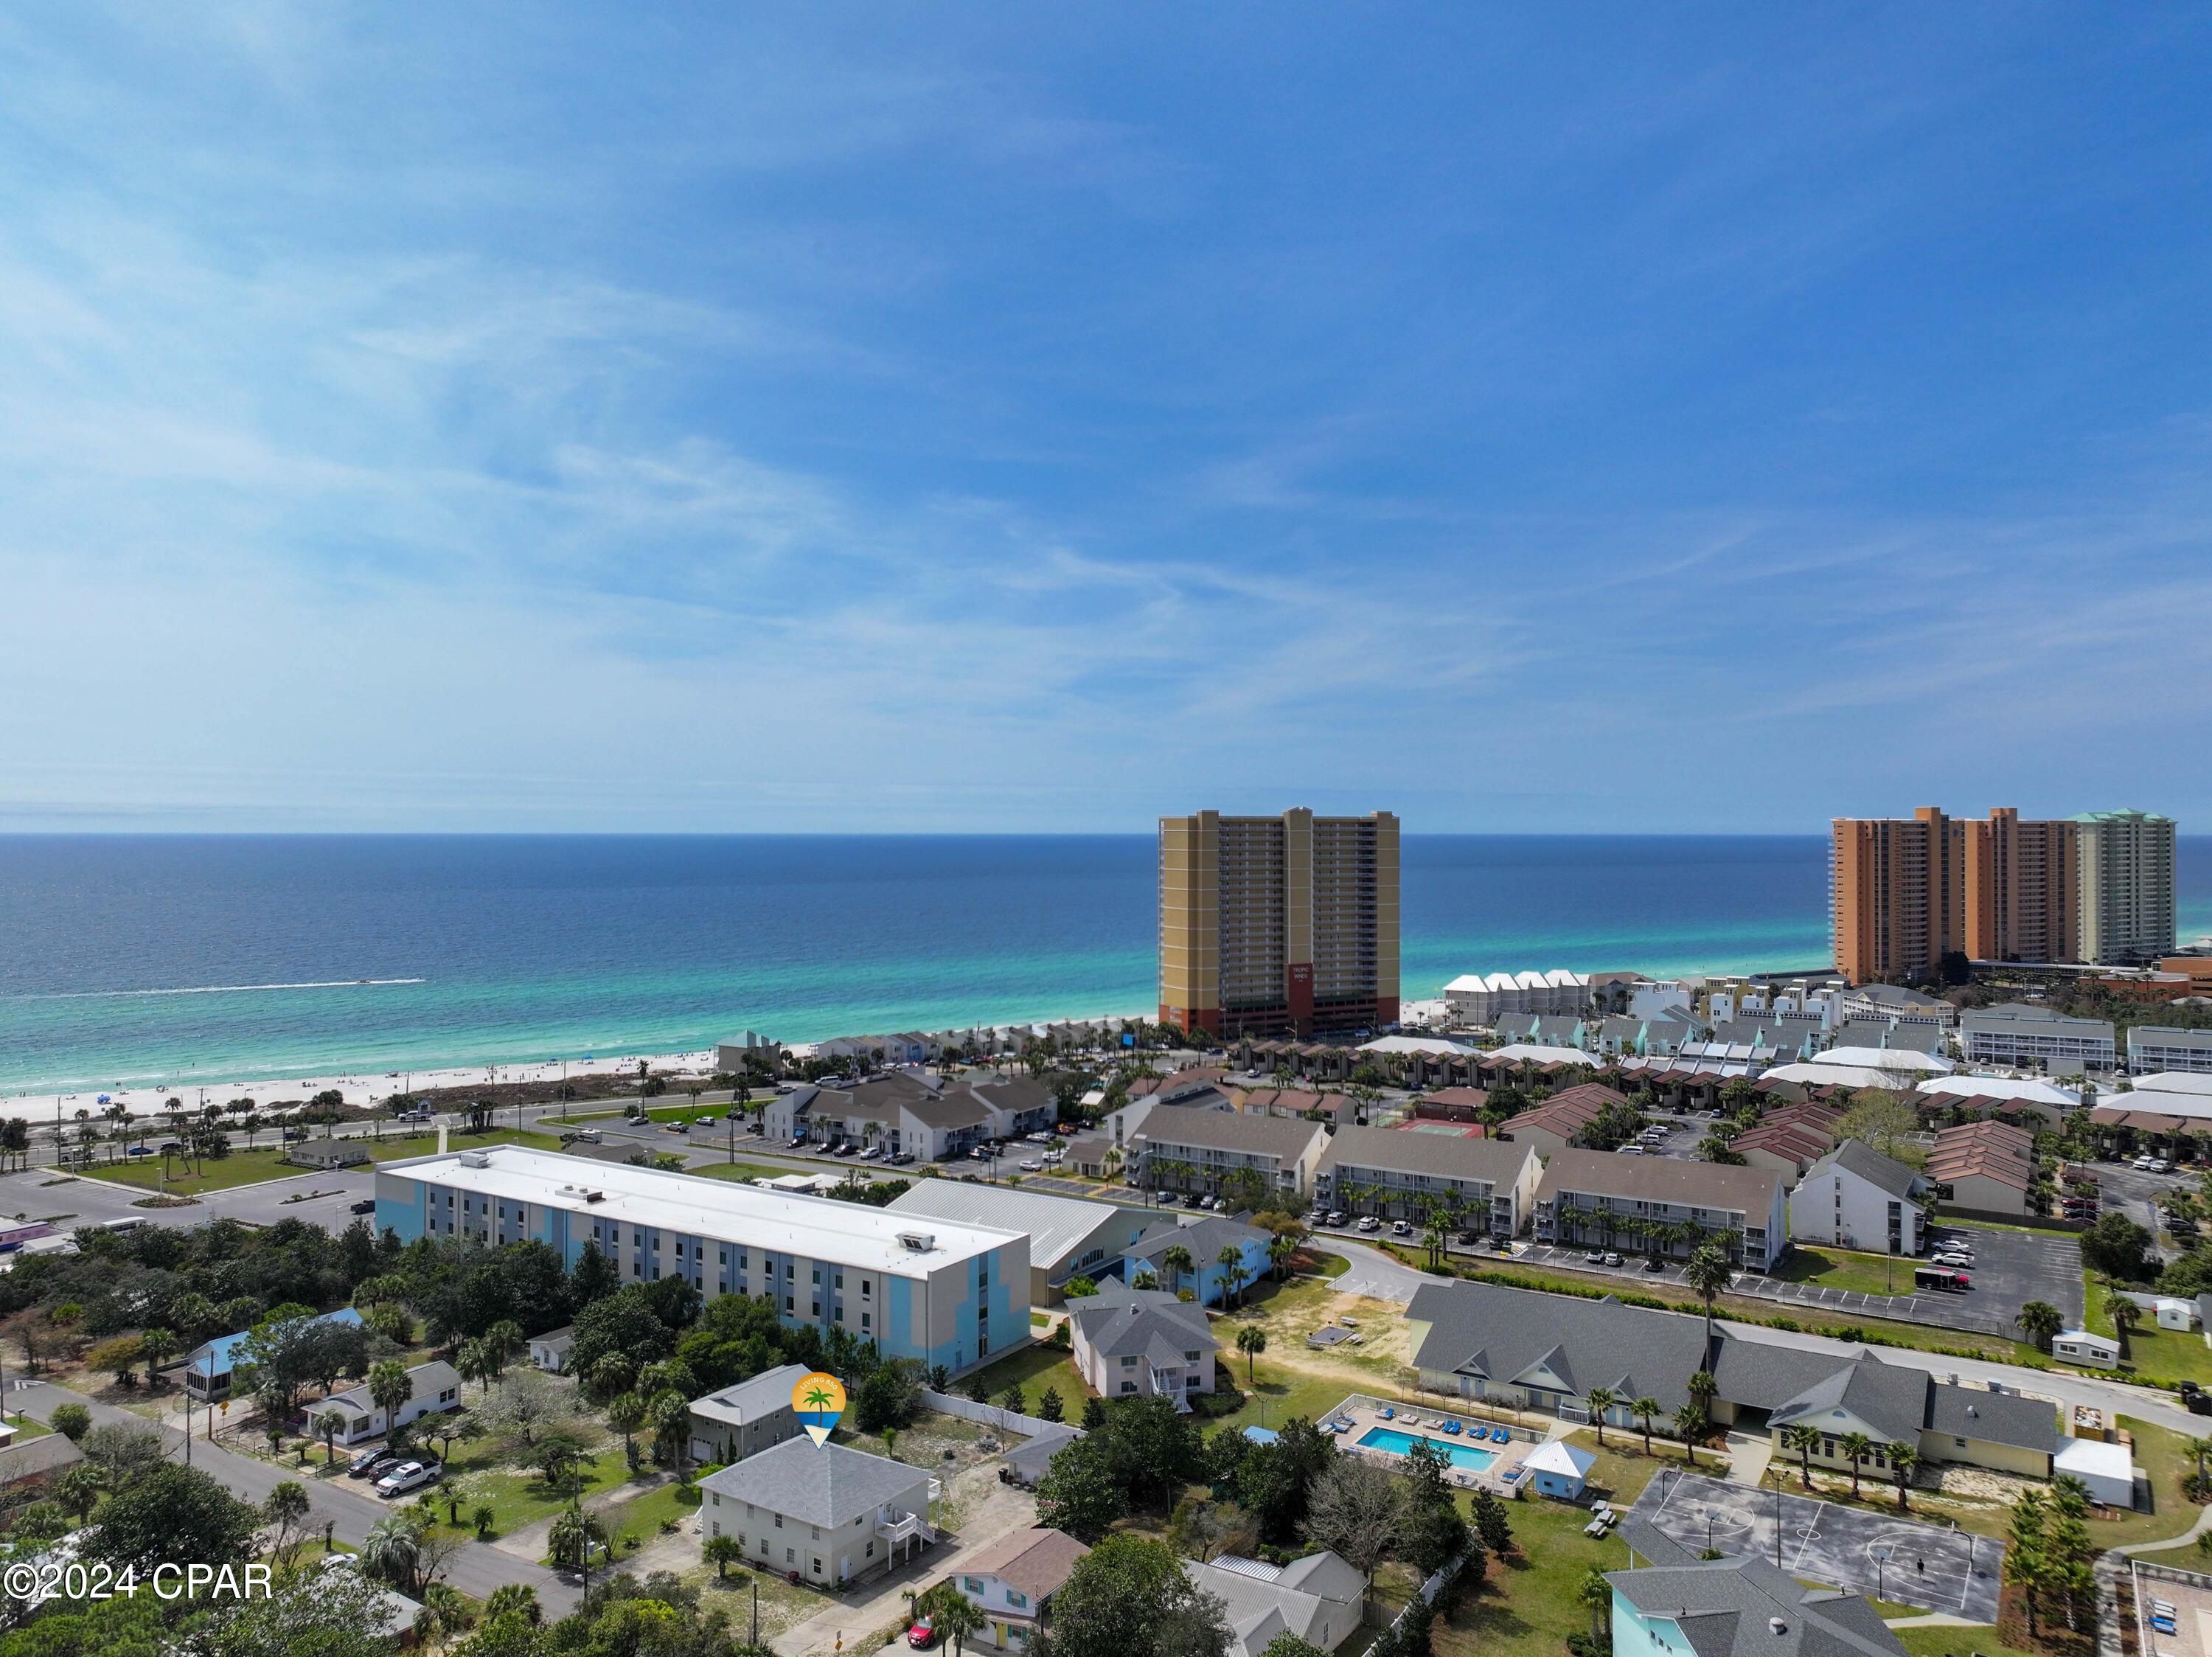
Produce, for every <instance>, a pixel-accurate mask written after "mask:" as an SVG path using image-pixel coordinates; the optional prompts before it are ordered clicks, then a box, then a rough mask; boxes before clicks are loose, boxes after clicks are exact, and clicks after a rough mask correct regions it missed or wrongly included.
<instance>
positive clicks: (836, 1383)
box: [791, 1369, 845, 1449]
mask: <svg viewBox="0 0 2212 1657" xmlns="http://www.w3.org/2000/svg"><path fill="white" fill-rule="evenodd" d="M791 1407H792V1409H793V1410H794V1411H796V1412H797V1414H798V1416H799V1425H800V1426H801V1427H804V1428H805V1429H806V1436H807V1437H809V1438H811V1439H812V1440H813V1441H814V1443H815V1447H816V1448H817V1449H818V1448H820V1447H822V1445H823V1444H824V1443H826V1442H828V1441H829V1429H831V1428H833V1427H835V1426H836V1424H837V1417H838V1416H842V1415H843V1414H844V1413H845V1383H844V1382H842V1381H841V1380H838V1379H837V1378H836V1376H835V1375H830V1374H823V1372H822V1371H821V1370H818V1369H817V1370H816V1371H814V1372H813V1374H808V1375H802V1376H800V1377H799V1384H798V1385H797V1386H793V1388H792V1389H791Z"/></svg>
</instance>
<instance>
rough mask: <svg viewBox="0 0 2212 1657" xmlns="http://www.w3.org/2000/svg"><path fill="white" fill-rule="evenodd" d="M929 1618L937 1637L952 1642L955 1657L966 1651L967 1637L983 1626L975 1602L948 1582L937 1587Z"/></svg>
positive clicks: (980, 1613)
mask: <svg viewBox="0 0 2212 1657" xmlns="http://www.w3.org/2000/svg"><path fill="white" fill-rule="evenodd" d="M925 1597H927V1596H925ZM929 1616H930V1619H931V1620H930V1626H931V1627H932V1628H933V1629H935V1630H937V1632H938V1635H939V1637H940V1638H943V1639H945V1640H949V1641H951V1642H952V1649H953V1652H954V1654H955V1657H959V1654H961V1653H963V1652H964V1651H965V1650H966V1648H967V1640H968V1636H969V1635H971V1634H974V1633H975V1631H976V1630H979V1629H981V1627H982V1626H983V1613H982V1611H981V1610H980V1609H979V1608H978V1607H977V1605H976V1604H975V1601H974V1600H972V1599H969V1597H968V1596H967V1595H966V1594H964V1593H961V1592H960V1590H959V1589H958V1588H957V1587H953V1586H952V1584H951V1583H950V1582H945V1583H942V1584H940V1585H939V1591H938V1593H937V1596H936V1598H935V1599H934V1600H933V1601H932V1603H931V1605H930V1607H929Z"/></svg>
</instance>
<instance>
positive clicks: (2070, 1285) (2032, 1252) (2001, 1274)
mask: <svg viewBox="0 0 2212 1657" xmlns="http://www.w3.org/2000/svg"><path fill="white" fill-rule="evenodd" d="M1929 1235H1930V1236H1931V1237H1932V1238H1933V1239H1934V1240H1935V1244H1936V1247H1937V1248H1939V1249H1940V1248H1941V1247H1942V1246H1943V1245H1945V1244H1947V1243H1959V1244H1963V1245H1964V1246H1966V1250H1967V1252H1970V1253H1971V1254H1972V1256H1973V1257H1974V1264H1972V1265H1971V1266H1967V1267H1962V1268H1961V1270H1964V1271H1965V1272H1966V1276H1968V1277H1969V1278H1971V1279H1972V1281H1973V1285H1974V1286H1973V1288H1971V1289H1969V1290H1968V1291H1967V1292H1966V1294H1964V1295H1944V1296H1942V1299H1944V1300H1947V1301H1948V1300H1956V1301H1961V1302H1964V1303H1966V1304H1969V1305H1971V1306H1972V1307H1973V1309H1974V1310H1975V1311H1977V1312H1978V1313H1983V1314H1984V1315H1985V1316H1987V1317H1988V1318H1989V1319H1991V1321H1990V1323H1988V1324H1986V1325H1981V1326H1983V1327H1987V1328H1990V1329H1992V1330H1993V1331H1995V1332H1996V1333H1999V1334H2016V1333H2017V1332H2018V1331H2015V1329H2014V1328H2013V1325H2012V1319H2013V1317H2014V1316H2015V1313H2018V1312H2019V1311H2020V1309H2021V1307H2023V1306H2025V1305H2027V1303H2028V1302H2029V1301H2048V1302H2049V1303H2050V1304H2051V1305H2052V1306H2055V1307H2057V1308H2058V1313H2059V1315H2060V1316H2061V1317H2063V1319H2065V1320H2066V1326H2067V1327H2068V1328H2069V1329H2072V1328H2075V1327H2077V1326H2078V1325H2080V1323H2081V1241H2080V1240H2079V1239H2077V1238H2076V1237H2075V1236H2074V1235H2073V1234H2071V1233H2065V1234H2061V1233H2057V1232H2049V1231H1999V1230H1996V1229H1995V1228H1991V1227H1986V1226H1961V1225H1954V1224H1949V1223H1945V1222H1940V1221H1939V1222H1938V1223H1937V1224H1936V1226H1935V1227H1934V1228H1931V1230H1930V1233H1929ZM1922 1298H1923V1299H1926V1298H1929V1297H1927V1296H1923V1297H1922ZM1960 1326H1961V1327H1966V1326H1967V1325H1960Z"/></svg>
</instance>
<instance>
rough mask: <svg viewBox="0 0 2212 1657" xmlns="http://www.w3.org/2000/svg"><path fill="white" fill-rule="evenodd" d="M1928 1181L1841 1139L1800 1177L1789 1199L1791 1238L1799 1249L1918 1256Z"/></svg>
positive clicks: (1924, 1237) (1923, 1244)
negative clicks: (1804, 1245)
mask: <svg viewBox="0 0 2212 1657" xmlns="http://www.w3.org/2000/svg"><path fill="white" fill-rule="evenodd" d="M1929 1189H1930V1187H1929V1183H1928V1181H1927V1180H1926V1179H1923V1178H1922V1177H1921V1175H1920V1174H1918V1173H1916V1172H1915V1171H1914V1170H1912V1169H1911V1168H1909V1167H1905V1164H1904V1163H1902V1162H1899V1161H1897V1160H1896V1159H1895V1158H1893V1157H1887V1156H1884V1155H1883V1154H1881V1152H1880V1151H1877V1150H1875V1149H1874V1148H1871V1147H1870V1146H1868V1145H1865V1144H1863V1143H1861V1142H1859V1141H1858V1140H1856V1139H1846V1140H1845V1141H1844V1142H1843V1143H1842V1144H1840V1145H1838V1146H1837V1147H1836V1148H1834V1149H1833V1150H1832V1151H1830V1152H1829V1153H1828V1154H1826V1156H1823V1157H1822V1158H1820V1161H1817V1162H1815V1163H1814V1164H1813V1166H1812V1167H1809V1168H1808V1169H1807V1170H1806V1171H1805V1177H1804V1178H1803V1179H1801V1180H1800V1181H1798V1183H1797V1188H1796V1190H1795V1191H1791V1192H1790V1199H1789V1200H1790V1237H1791V1238H1792V1240H1795V1241H1797V1242H1800V1243H1824V1244H1827V1245H1829V1246H1832V1247H1835V1248H1853V1249H1864V1250H1867V1251H1869V1252H1873V1253H1875V1254H1907V1255H1913V1254H1919V1253H1921V1252H1923V1251H1924V1250H1925V1248H1926V1247H1927V1226H1928V1216H1927V1214H1926V1211H1925V1210H1924V1209H1923V1208H1922V1206H1921V1199H1922V1198H1923V1197H1925V1196H1926V1195H1927V1193H1928V1191H1929Z"/></svg>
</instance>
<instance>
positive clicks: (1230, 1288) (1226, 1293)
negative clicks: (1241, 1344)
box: [1213, 1243, 1244, 1312]
mask: <svg viewBox="0 0 2212 1657" xmlns="http://www.w3.org/2000/svg"><path fill="white" fill-rule="evenodd" d="M1213 1261H1214V1264H1216V1265H1218V1266H1219V1267H1220V1268H1221V1309H1222V1310H1223V1311H1224V1312H1226V1311H1227V1310H1228V1309H1229V1297H1230V1296H1231V1295H1234V1294H1236V1293H1237V1291H1239V1290H1240V1289H1242V1288H1243V1287H1244V1251H1243V1249H1241V1248H1239V1247H1237V1245H1236V1244H1234V1243H1224V1244H1223V1245H1222V1246H1221V1252H1220V1253H1218V1254H1217V1255H1215V1256H1214V1257H1213Z"/></svg>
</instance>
